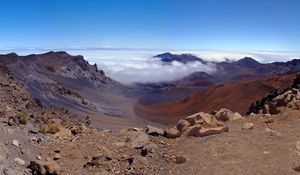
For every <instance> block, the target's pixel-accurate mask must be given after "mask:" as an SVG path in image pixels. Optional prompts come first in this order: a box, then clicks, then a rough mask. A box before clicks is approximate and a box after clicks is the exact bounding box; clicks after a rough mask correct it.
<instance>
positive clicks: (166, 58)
mask: <svg viewBox="0 0 300 175" xmlns="http://www.w3.org/2000/svg"><path fill="white" fill-rule="evenodd" d="M154 58H160V59H161V61H162V62H165V63H171V62H173V61H178V62H181V63H183V64H186V63H189V62H194V61H199V62H201V63H203V64H206V63H207V62H206V61H204V60H203V59H201V58H199V57H197V56H194V55H192V54H181V55H177V54H172V53H170V52H166V53H162V54H159V55H156V56H154Z"/></svg>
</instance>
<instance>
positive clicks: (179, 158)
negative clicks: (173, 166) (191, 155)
mask: <svg viewBox="0 0 300 175" xmlns="http://www.w3.org/2000/svg"><path fill="white" fill-rule="evenodd" d="M186 161H187V158H186V157H185V156H176V157H175V163H177V164H182V163H185V162H186Z"/></svg>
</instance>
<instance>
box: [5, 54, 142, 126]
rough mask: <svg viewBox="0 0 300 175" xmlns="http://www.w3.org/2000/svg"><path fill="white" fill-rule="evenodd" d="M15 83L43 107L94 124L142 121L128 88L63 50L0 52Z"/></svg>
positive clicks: (126, 124)
mask: <svg viewBox="0 0 300 175" xmlns="http://www.w3.org/2000/svg"><path fill="white" fill-rule="evenodd" d="M0 63H2V64H3V65H6V66H7V68H8V70H9V71H10V72H11V75H12V77H13V78H14V79H15V80H16V82H18V83H20V84H23V85H24V87H25V88H26V89H27V90H28V92H29V93H30V94H31V95H32V96H34V97H36V98H38V99H40V101H41V103H42V104H43V106H45V107H51V106H52V107H56V108H60V107H64V108H67V109H68V110H69V111H70V112H72V113H74V114H76V115H77V118H81V119H84V118H86V117H87V116H88V117H89V118H90V120H92V121H93V124H94V125H95V126H97V127H124V126H130V125H131V126H132V125H139V123H145V121H144V120H143V119H140V118H139V117H137V116H136V115H135V113H134V112H133V105H134V103H135V99H134V98H129V96H131V93H132V90H131V89H129V88H128V87H125V86H123V85H122V84H120V83H118V82H116V81H114V80H112V79H110V78H109V77H107V76H105V74H104V72H103V71H102V70H99V69H98V67H97V65H96V64H95V65H90V64H89V63H88V62H87V61H85V60H84V58H83V57H82V56H71V55H69V54H68V53H66V52H48V53H45V54H40V55H28V56H18V55H17V54H14V53H12V54H8V55H0Z"/></svg>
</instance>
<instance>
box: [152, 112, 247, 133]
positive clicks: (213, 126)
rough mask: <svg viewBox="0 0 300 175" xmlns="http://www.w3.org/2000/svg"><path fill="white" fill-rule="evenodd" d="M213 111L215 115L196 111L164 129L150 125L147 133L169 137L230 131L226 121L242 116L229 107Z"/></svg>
mask: <svg viewBox="0 0 300 175" xmlns="http://www.w3.org/2000/svg"><path fill="white" fill-rule="evenodd" d="M213 113H214V115H213V114H208V113H204V112H199V113H196V114H194V115H191V116H188V117H186V118H184V119H181V120H179V121H178V123H177V125H176V127H173V128H169V129H166V130H164V131H162V130H160V129H154V128H153V127H148V131H147V133H148V134H151V135H163V136H165V137H167V138H177V137H181V136H184V137H187V136H194V137H205V136H209V135H214V134H219V133H222V132H228V131H229V128H228V127H226V126H225V125H224V122H226V121H229V120H238V119H240V118H242V116H241V115H240V114H239V113H233V112H232V111H230V110H228V109H220V110H219V111H217V112H213Z"/></svg>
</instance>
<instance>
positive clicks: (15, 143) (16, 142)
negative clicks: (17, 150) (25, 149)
mask: <svg viewBox="0 0 300 175" xmlns="http://www.w3.org/2000/svg"><path fill="white" fill-rule="evenodd" d="M12 144H13V145H14V146H16V147H19V146H20V142H19V141H18V140H15V139H14V140H13V141H12Z"/></svg>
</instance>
